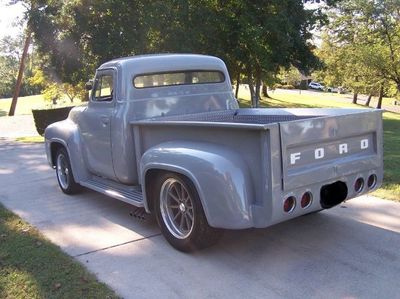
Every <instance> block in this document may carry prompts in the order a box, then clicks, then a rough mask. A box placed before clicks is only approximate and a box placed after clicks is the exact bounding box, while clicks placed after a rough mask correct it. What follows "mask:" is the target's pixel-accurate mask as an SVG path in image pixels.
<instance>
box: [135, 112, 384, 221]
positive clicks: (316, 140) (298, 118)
mask: <svg viewBox="0 0 400 299" xmlns="http://www.w3.org/2000/svg"><path fill="white" fill-rule="evenodd" d="M381 113H382V111H381V110H377V109H318V108H314V109H308V108H301V109H275V108H274V109H265V108H264V109H246V108H242V109H233V110H227V111H216V112H206V113H196V114H187V115H179V116H178V115H176V116H160V117H156V118H152V119H147V120H140V121H132V122H130V123H131V125H132V129H133V135H134V136H135V148H136V151H135V152H136V155H137V156H136V157H137V161H140V159H141V156H142V154H143V153H145V152H146V151H147V150H149V149H151V148H153V149H163V148H164V147H169V146H173V148H179V149H183V148H185V147H187V146H189V147H191V148H193V149H196V148H203V147H205V148H211V146H212V145H215V146H219V147H221V148H222V149H226V151H233V152H235V153H237V154H238V155H239V157H240V159H241V160H242V161H243V163H244V164H245V165H247V167H248V169H249V171H248V174H247V175H248V176H249V177H250V179H251V181H252V182H253V190H254V196H253V197H252V199H251V202H250V204H251V205H252V209H253V211H252V213H253V215H257V216H255V218H254V219H257V220H254V226H255V227H265V226H266V225H270V224H272V223H277V222H280V221H282V219H283V218H282V217H283V214H282V213H283V212H282V208H281V204H282V198H285V197H287V196H295V197H296V198H301V196H302V194H303V193H304V192H305V191H309V192H311V193H312V194H313V196H314V201H315V204H314V205H313V206H311V207H310V208H308V209H306V210H305V209H296V210H295V211H294V212H293V213H287V214H285V215H284V217H285V218H292V217H296V216H300V215H302V214H304V213H308V212H312V211H316V210H318V209H321V205H319V203H320V202H322V201H323V200H324V199H323V198H322V197H321V192H322V191H323V190H325V189H326V188H330V189H329V192H330V193H332V194H338V192H339V191H341V190H340V188H339V187H338V186H339V185H340V184H342V183H343V184H345V185H346V189H347V190H346V192H344V193H343V195H342V196H341V197H340V198H339V201H338V202H340V201H342V200H344V199H345V198H346V199H349V198H353V197H355V196H359V195H361V194H363V193H366V192H369V191H371V190H372V189H374V188H375V187H376V186H379V185H380V184H381V182H382V177H383V175H382V159H383V153H382V122H381ZM183 156H184V154H182V157H181V158H182V159H184V158H183ZM209 159H213V158H212V157H211V156H210V157H209ZM138 167H139V166H138ZM371 175H376V183H375V184H373V186H371V188H370V189H368V188H367V187H365V188H363V189H362V191H355V189H354V184H355V181H356V180H357V179H358V178H363V179H364V181H365V182H366V180H367V178H369V177H370V176H371ZM331 189H332V190H331ZM210 192H211V193H210V194H209V196H210V197H213V196H214V193H213V192H215V190H212V191H210ZM219 196H223V195H219ZM335 196H336V195H335ZM338 202H335V203H338ZM226 227H227V228H228V227H229V226H226ZM231 228H232V227H231Z"/></svg>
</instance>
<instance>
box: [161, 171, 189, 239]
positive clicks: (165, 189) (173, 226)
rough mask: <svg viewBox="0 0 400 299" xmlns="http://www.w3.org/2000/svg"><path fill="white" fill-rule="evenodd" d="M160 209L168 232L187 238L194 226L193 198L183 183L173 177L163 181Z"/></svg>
mask: <svg viewBox="0 0 400 299" xmlns="http://www.w3.org/2000/svg"><path fill="white" fill-rule="evenodd" d="M160 211H161V216H162V219H163V222H164V223H165V226H166V227H167V229H168V230H169V232H170V233H171V234H172V235H173V236H174V237H176V238H178V239H185V238H187V237H188V236H189V235H190V234H191V232H192V230H193V227H194V221H195V220H194V206H193V199H192V197H191V196H190V193H189V192H188V190H187V189H186V187H185V185H184V184H183V183H182V182H180V181H179V180H177V179H175V178H169V179H167V180H165V181H164V183H163V184H162V186H161V190H160Z"/></svg>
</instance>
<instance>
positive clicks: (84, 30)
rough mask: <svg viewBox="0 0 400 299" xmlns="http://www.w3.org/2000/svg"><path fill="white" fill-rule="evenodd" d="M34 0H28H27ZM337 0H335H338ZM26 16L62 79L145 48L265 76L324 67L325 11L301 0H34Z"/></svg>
mask: <svg viewBox="0 0 400 299" xmlns="http://www.w3.org/2000/svg"><path fill="white" fill-rule="evenodd" d="M26 1H28V0H26ZM333 2H335V1H333ZM29 4H30V9H29V11H28V14H27V15H28V23H29V27H30V29H31V30H32V31H33V32H34V37H35V40H36V41H37V43H38V45H39V50H40V51H41V52H42V53H44V54H46V55H48V57H49V61H50V65H51V66H52V67H53V70H54V73H55V74H57V76H58V77H59V79H60V80H61V81H62V82H68V83H71V84H77V83H79V82H83V81H85V80H87V79H88V77H89V76H90V75H91V74H92V73H93V71H94V70H95V68H96V67H97V66H98V65H99V64H101V63H102V62H105V61H107V60H109V59H112V58H116V57H121V56H128V55H137V54H147V53H165V52H175V53H203V54H210V55H216V56H219V57H221V58H222V59H223V60H224V61H225V62H226V63H227V65H228V67H229V70H230V73H231V75H232V76H233V77H234V78H236V77H237V76H238V75H239V74H244V75H245V80H246V81H247V83H248V84H249V85H250V87H251V90H252V94H253V106H257V105H258V94H259V88H260V84H261V82H262V81H264V80H268V79H270V78H272V77H273V76H271V74H275V73H276V72H277V71H278V70H279V68H280V67H285V68H288V67H289V66H291V65H293V66H295V67H297V68H299V69H301V70H303V71H304V72H309V71H310V70H312V69H314V68H316V67H318V59H317V58H316V57H315V55H314V54H313V46H312V45H311V44H310V43H309V40H310V38H311V33H310V31H311V30H312V29H313V28H314V27H315V26H316V25H317V24H318V23H319V22H322V21H323V19H324V16H323V14H322V13H321V10H319V9H317V10H306V9H304V6H303V1H301V0H261V1H242V0H197V1H194V0H155V1H144V0H134V1H126V0H125V1H118V0H104V1H95V0H74V1H67V2H66V1H62V0H31V1H29Z"/></svg>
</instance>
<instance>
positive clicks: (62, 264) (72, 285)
mask: <svg viewBox="0 0 400 299" xmlns="http://www.w3.org/2000/svg"><path fill="white" fill-rule="evenodd" d="M0 298H21V299H22V298H30V299H34V298H110V299H111V298H118V296H117V295H116V294H115V293H114V291H113V290H111V289H110V288H108V287H107V286H106V285H105V284H104V283H101V282H99V281H98V280H97V278H96V277H95V275H93V274H92V273H89V272H88V271H87V270H86V269H85V267H84V266H83V265H81V264H80V263H79V262H77V261H75V260H74V259H73V258H72V257H70V256H68V255H67V254H65V253H64V252H62V251H61V249H60V248H59V247H58V246H56V245H54V244H52V243H51V242H50V241H48V240H47V239H46V238H45V237H44V236H43V235H42V234H40V233H39V231H38V230H37V229H35V228H34V227H32V226H31V225H29V224H28V223H26V222H24V221H23V220H22V219H21V218H19V217H18V216H17V215H15V214H13V213H11V212H10V211H8V210H7V209H6V208H5V207H4V206H2V205H1V204H0Z"/></svg>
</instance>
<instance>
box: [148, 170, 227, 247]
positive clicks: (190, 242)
mask: <svg viewBox="0 0 400 299" xmlns="http://www.w3.org/2000/svg"><path fill="white" fill-rule="evenodd" d="M179 185H180V186H183V188H182V189H180V191H179V192H180V193H181V194H182V193H185V192H186V193H187V195H188V196H187V197H186V201H184V200H182V201H181V203H180V204H178V202H177V200H176V198H175V199H174V198H173V197H172V195H170V193H168V195H166V192H172V193H174V192H175V191H176V190H177V189H179ZM154 187H155V188H154V210H155V214H156V219H157V222H158V225H159V226H160V229H161V232H162V234H163V235H164V237H165V239H166V240H167V241H168V242H169V243H170V244H171V245H172V246H173V247H174V248H176V249H177V250H179V251H183V252H191V251H195V250H200V249H204V248H207V247H209V246H211V245H214V244H215V243H216V242H217V241H218V240H219V238H220V237H221V235H222V230H220V229H216V228H213V227H211V226H209V225H208V222H207V219H206V216H205V214H204V210H203V207H202V204H201V202H200V199H199V195H198V193H197V191H196V188H195V187H194V185H193V183H192V182H191V180H189V179H188V178H187V177H185V176H183V175H179V174H176V173H162V174H160V175H159V177H158V178H157V179H156V182H155V186H154ZM166 188H169V189H168V190H167V189H166ZM174 188H175V191H172V190H174ZM182 190H183V191H182ZM177 192H178V191H177ZM176 195H177V194H176ZM174 197H175V196H174ZM182 197H183V198H184V197H185V196H182ZM189 201H190V202H191V203H192V204H190V203H189ZM167 202H171V203H175V205H176V206H177V207H178V208H172V206H173V205H172V204H171V205H169V206H168V205H166V203H167ZM181 205H186V208H184V207H182V209H183V210H182V209H181V208H180V207H181ZM174 212H176V214H179V213H180V216H179V215H178V216H177V217H178V218H176V221H175V220H173V219H171V218H172V215H173V213H174ZM185 213H186V217H184V214H185ZM170 214H171V215H170ZM189 214H191V215H192V216H193V218H192V219H193V221H192V222H191V224H190V225H189V224H188V222H190V217H189ZM182 218H186V219H185V221H184V222H185V224H186V228H187V230H183V229H182V230H180V229H179V228H177V229H175V228H176V226H177V222H180V225H182V221H183V220H182ZM189 226H190V227H191V229H190V228H189ZM182 231H185V233H182V234H180V233H181V232H182ZM186 231H188V232H186Z"/></svg>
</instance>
